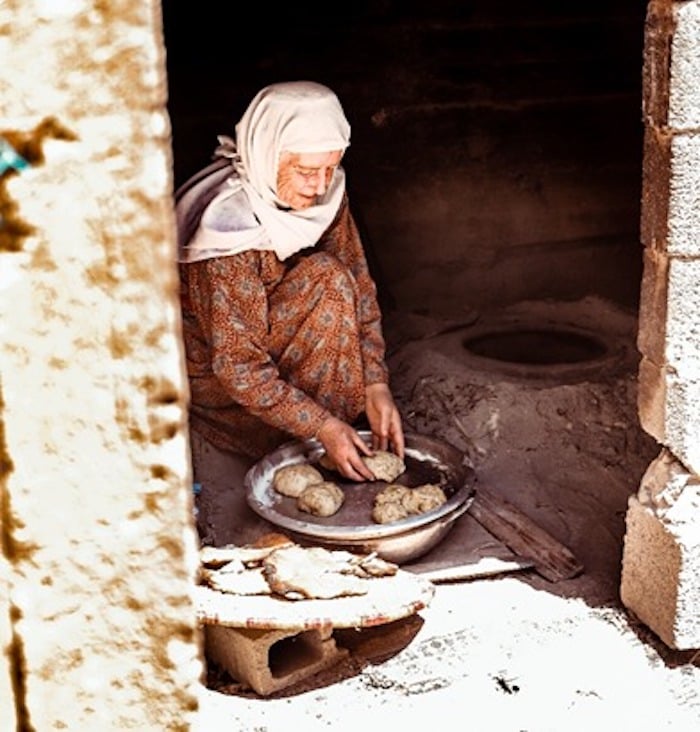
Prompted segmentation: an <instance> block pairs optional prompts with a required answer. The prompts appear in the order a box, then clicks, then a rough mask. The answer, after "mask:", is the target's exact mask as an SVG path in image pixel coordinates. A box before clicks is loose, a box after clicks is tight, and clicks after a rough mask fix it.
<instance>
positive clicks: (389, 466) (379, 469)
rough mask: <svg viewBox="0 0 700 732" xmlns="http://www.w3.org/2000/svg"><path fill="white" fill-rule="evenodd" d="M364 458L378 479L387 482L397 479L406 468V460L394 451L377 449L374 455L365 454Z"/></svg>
mask: <svg viewBox="0 0 700 732" xmlns="http://www.w3.org/2000/svg"><path fill="white" fill-rule="evenodd" d="M362 459H363V460H364V462H365V465H366V466H367V467H368V468H369V469H370V470H371V471H372V473H373V475H374V477H375V478H376V479H377V480H385V481H386V482H387V483H391V482H392V481H394V480H396V479H397V478H398V477H399V475H401V473H403V472H404V471H405V470H406V464H405V463H404V461H403V460H402V459H401V458H400V457H399V456H398V455H395V454H394V453H393V452H386V451H384V450H375V451H374V455H363V457H362Z"/></svg>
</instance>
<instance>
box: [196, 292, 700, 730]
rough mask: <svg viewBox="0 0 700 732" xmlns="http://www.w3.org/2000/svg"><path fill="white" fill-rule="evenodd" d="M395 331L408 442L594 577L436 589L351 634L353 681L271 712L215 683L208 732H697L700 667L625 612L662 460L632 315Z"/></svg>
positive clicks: (470, 316) (279, 703) (336, 671)
mask: <svg viewBox="0 0 700 732" xmlns="http://www.w3.org/2000/svg"><path fill="white" fill-rule="evenodd" d="M385 329H386V333H387V341H388V345H389V351H390V357H389V363H390V367H391V372H392V378H393V388H394V391H395V395H396V398H397V401H398V403H399V406H400V408H401V411H402V414H403V415H404V420H405V427H406V429H407V430H409V431H412V432H415V433H419V434H425V435H430V436H433V437H439V438H440V439H442V440H445V441H447V442H449V443H451V444H452V445H454V446H455V447H457V448H458V449H459V450H460V451H461V452H462V453H463V454H464V456H465V460H467V461H468V463H469V464H470V465H471V466H472V467H473V469H474V471H475V473H476V476H477V492H478V490H479V488H480V487H481V488H482V489H483V490H488V491H489V492H491V493H493V494H494V495H497V496H500V497H501V498H503V499H505V500H507V501H509V502H510V503H512V504H513V505H514V506H516V507H517V508H518V509H519V510H520V511H521V512H522V513H523V514H525V515H526V516H527V517H529V518H530V519H532V520H533V521H534V522H536V524H537V525H538V526H539V527H541V528H542V529H544V530H545V531H546V532H548V534H550V535H551V536H552V537H553V538H554V539H556V540H557V541H558V542H561V544H562V545H564V546H565V547H567V548H568V549H570V550H571V552H573V554H574V555H575V557H576V558H577V559H578V560H579V561H580V562H581V564H582V565H583V567H584V570H583V572H581V573H580V574H578V575H577V576H576V577H573V578H570V579H564V580H561V581H557V582H552V581H550V580H548V579H545V578H544V577H543V576H542V575H541V574H540V573H538V572H537V571H536V570H534V569H519V570H515V571H508V572H495V573H493V574H491V575H489V576H483V577H478V578H472V579H469V580H465V581H459V582H441V583H439V584H436V585H435V594H434V596H433V598H432V600H431V602H430V603H429V605H428V607H426V608H425V609H424V610H422V611H421V612H420V613H418V614H417V615H413V616H410V617H407V618H405V619H402V620H399V621H395V622H392V623H388V624H387V625H386V626H378V627H375V628H371V629H365V630H364V631H355V632H353V631H345V633H344V634H340V635H339V636H338V638H337V641H338V643H339V644H343V645H344V646H345V647H346V648H348V649H349V650H350V656H349V657H348V659H347V660H346V661H345V662H344V663H342V664H338V666H336V667H334V668H331V669H330V670H328V671H327V672H325V673H323V674H320V675H318V676H317V677H314V678H312V679H308V680H306V681H305V682H304V683H303V684H298V685H297V687H296V688H288V689H285V690H284V691H282V692H277V693H276V694H274V695H271V696H270V697H268V698H260V697H258V696H257V695H255V694H254V693H252V692H250V691H246V690H245V689H243V688H241V686H240V684H237V683H236V681H235V680H234V679H231V678H228V677H227V676H226V674H223V673H221V672H220V671H219V670H217V669H216V668H212V667H210V668H209V677H208V682H207V688H203V690H202V707H201V713H200V727H201V729H202V730H205V729H206V730H211V729H236V730H239V729H240V730H255V731H257V732H263V731H265V732H268V731H269V732H276V731H277V730H280V731H281V730H288V729H290V728H297V725H298V726H299V728H303V729H306V730H328V729H333V730H353V731H354V730H357V729H363V728H364V729H368V730H379V729H385V728H386V727H387V726H389V725H390V726H391V727H392V728H394V727H402V726H406V725H415V723H416V720H432V719H435V720H436V721H437V720H440V722H439V724H440V726H441V728H442V729H444V730H464V729H474V730H485V731H487V732H492V731H493V732H500V731H501V730H502V731H503V732H519V731H523V732H549V731H552V732H561V731H563V730H566V731H567V732H569V731H571V730H581V731H583V730H586V731H588V730H591V729H599V730H601V731H604V730H620V729H636V730H643V731H644V732H658V731H660V730H673V731H674V732H686V730H687V731H688V732H690V730H695V729H700V668H699V666H700V654H698V653H696V652H693V651H684V652H680V651H673V650H671V649H669V648H667V647H665V646H664V644H663V643H661V642H660V641H659V640H658V639H657V638H656V637H655V636H654V635H653V633H651V632H650V631H649V630H648V629H647V628H645V627H644V626H643V625H641V624H640V623H638V622H637V621H636V620H635V618H634V617H632V616H631V615H630V614H629V613H628V612H627V611H626V610H625V609H624V608H623V607H622V606H621V603H620V601H619V596H618V588H619V580H620V569H621V567H620V565H621V553H622V544H623V539H624V521H625V512H626V506H627V500H628V498H629V496H630V495H631V494H633V493H635V492H636V490H637V488H638V486H639V483H640V479H641V477H642V475H643V473H644V471H645V469H646V467H647V466H648V464H649V463H650V461H651V460H652V459H653V458H654V457H656V455H657V454H658V452H659V446H658V445H657V444H655V442H654V441H653V440H652V439H651V438H650V437H649V436H647V435H646V434H645V433H643V431H642V430H641V429H640V427H639V425H638V421H637V411H636V410H637V407H636V366H637V352H636V348H635V334H636V320H635V317H634V315H633V314H630V313H627V312H624V311H620V310H618V309H617V308H616V307H614V306H612V305H611V304H610V303H607V302H605V301H601V300H598V299H586V300H583V301H580V302H576V303H568V304H566V303H541V302H533V303H524V304H521V305H518V306H516V307H514V308H511V309H510V310H507V311H503V312H500V313H491V314H488V315H487V314H477V313H470V312H465V313H463V314H462V316H461V317H456V318H454V317H453V318H452V319H449V320H448V319H444V318H441V317H439V316H436V315H435V314H425V313H424V314H415V313H413V314H396V313H394V314H390V315H389V316H388V317H387V319H386V325H385ZM494 334H496V335H497V336H498V337H497V338H494V337H493V336H494ZM476 338H479V340H474V341H473V342H474V347H473V348H474V349H475V350H472V351H468V350H466V349H465V348H464V346H463V343H464V342H465V340H468V339H476ZM477 350H479V353H477V352H476V351H477ZM479 354H480V355H479ZM484 354H486V355H487V356H489V357H488V358H485V357H484ZM494 356H495V357H494ZM212 479H214V478H212ZM454 531H455V532H457V531H458V528H455V529H454ZM491 538H493V537H491ZM486 544H488V542H487V543H486ZM486 544H485V550H484V551H485V552H486V553H488V551H490V550H491V549H492V548H493V547H494V546H495V545H497V544H498V542H491V543H490V544H488V545H486ZM436 551H437V548H436Z"/></svg>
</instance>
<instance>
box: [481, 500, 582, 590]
mask: <svg viewBox="0 0 700 732" xmlns="http://www.w3.org/2000/svg"><path fill="white" fill-rule="evenodd" d="M469 513H470V514H471V516H472V517H473V518H475V519H476V520H477V521H478V522H479V523H480V524H481V525H482V526H483V527H484V528H485V529H486V530H487V531H489V532H490V533H491V534H493V535H494V536H495V537H496V538H497V539H500V540H501V541H502V542H503V543H504V544H505V545H506V546H507V547H508V548H509V549H511V550H512V551H514V552H516V554H518V555H519V556H521V557H523V558H525V559H530V560H531V561H532V563H533V566H534V569H535V571H537V572H538V573H539V574H541V575H542V576H543V577H544V578H545V579H547V580H549V581H550V582H559V581H560V580H564V579H571V578H572V577H576V576H577V575H579V574H581V572H583V565H582V564H581V563H580V562H579V561H578V559H576V557H575V556H574V555H573V553H572V552H571V551H570V549H568V548H567V547H566V546H564V545H563V544H562V543H560V542H559V541H557V540H556V539H555V538H554V537H553V536H551V534H549V533H547V532H546V531H545V530H544V529H542V528H541V527H540V526H538V525H537V524H536V523H535V522H534V521H532V519H530V518H529V517H528V516H526V515H525V514H524V513H522V512H521V511H519V510H518V509H517V508H516V507H515V506H513V504H511V503H509V502H508V501H506V500H504V499H503V498H501V497H499V496H497V495H495V494H494V493H493V492H492V491H489V490H488V489H486V488H483V487H479V488H477V491H476V495H475V496H474V501H473V503H472V505H471V507H470V509H469Z"/></svg>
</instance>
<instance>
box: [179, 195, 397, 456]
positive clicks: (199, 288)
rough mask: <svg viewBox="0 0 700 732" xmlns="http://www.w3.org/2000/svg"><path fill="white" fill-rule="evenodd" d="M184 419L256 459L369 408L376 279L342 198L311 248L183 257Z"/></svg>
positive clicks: (380, 350) (381, 371)
mask: <svg viewBox="0 0 700 732" xmlns="http://www.w3.org/2000/svg"><path fill="white" fill-rule="evenodd" d="M180 279H181V290H180V296H181V304H182V327H183V336H184V343H185V354H186V360H187V373H188V377H189V384H190V426H191V428H192V429H193V430H196V431H198V432H199V433H200V434H201V435H202V436H203V437H204V438H205V439H207V440H208V441H209V442H211V443H212V444H214V445H215V446H217V447H219V448H221V449H225V450H231V451H233V452H235V453H239V454H243V455H246V456H248V457H251V458H254V459H259V458H261V457H262V456H263V455H265V454H266V453H267V452H269V451H270V450H272V449H274V448H275V447H277V446H278V445H279V444H281V443H282V442H284V441H285V440H289V439H292V438H298V439H307V438H309V437H313V436H314V435H315V434H316V432H317V431H318V429H319V428H320V426H321V424H322V423H323V422H324V420H325V419H327V418H328V417H329V416H331V415H333V416H335V417H338V418H340V419H343V420H345V421H348V422H351V423H352V422H353V421H355V420H356V419H357V418H358V417H359V416H360V415H361V414H362V413H363V411H364V404H365V399H364V392H365V387H366V386H368V385H370V384H375V383H387V382H388V371H387V367H386V364H385V361H384V354H385V344H384V338H383V335H382V330H381V312H380V308H379V305H378V302H377V292H376V285H375V283H374V281H373V280H372V278H371V276H370V273H369V269H368V266H367V262H366V258H365V254H364V251H363V248H362V243H361V241H360V237H359V233H358V230H357V227H356V225H355V222H354V220H353V218H352V214H351V212H350V209H349V206H348V201H347V197H346V198H345V200H344V202H343V205H342V206H341V208H340V210H339V212H338V215H337V216H336V219H335V221H334V222H333V224H332V225H331V226H330V227H329V229H328V230H327V231H326V232H325V233H324V235H323V236H322V238H321V240H320V241H319V242H318V244H316V246H314V247H311V248H308V249H304V250H302V251H301V252H299V253H297V254H296V255H294V256H293V257H290V258H289V259H286V260H284V261H280V260H279V259H278V258H277V256H276V254H274V253H273V252H269V251H257V250H250V251H246V252H242V253H239V254H234V255H232V256H226V257H216V258H213V259H207V260H204V261H199V262H193V263H187V264H181V265H180Z"/></svg>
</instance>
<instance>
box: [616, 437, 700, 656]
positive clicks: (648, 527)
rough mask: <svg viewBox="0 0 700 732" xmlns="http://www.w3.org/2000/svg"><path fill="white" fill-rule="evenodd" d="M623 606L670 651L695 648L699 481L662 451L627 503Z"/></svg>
mask: <svg viewBox="0 0 700 732" xmlns="http://www.w3.org/2000/svg"><path fill="white" fill-rule="evenodd" d="M626 527H627V530H626V534H625V540H624V548H623V557H622V580H621V585H620V597H621V599H622V602H623V604H624V605H625V607H627V608H628V609H629V610H630V611H632V612H633V613H634V614H635V615H636V616H637V617H638V618H639V619H640V620H641V621H642V622H643V623H644V624H645V625H647V626H648V627H649V628H650V629H651V630H653V631H654V632H655V633H656V634H657V635H658V636H659V638H661V640H663V642H664V643H666V644H667V645H668V646H669V647H671V648H675V649H678V650H688V649H694V648H699V647H700V575H698V573H697V567H698V562H700V479H699V478H698V477H697V476H696V475H693V474H691V473H688V472H687V471H686V470H685V468H683V466H681V464H680V463H679V462H677V461H676V460H675V459H674V458H673V457H672V456H671V455H670V454H669V453H667V452H666V451H664V452H662V454H661V455H660V456H659V458H657V460H655V461H654V462H653V463H652V464H651V465H650V466H649V468H648V470H647V472H646V474H645V475H644V477H643V479H642V485H641V487H640V491H639V494H638V496H633V497H632V498H630V501H629V505H628V510H627V518H626Z"/></svg>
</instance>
